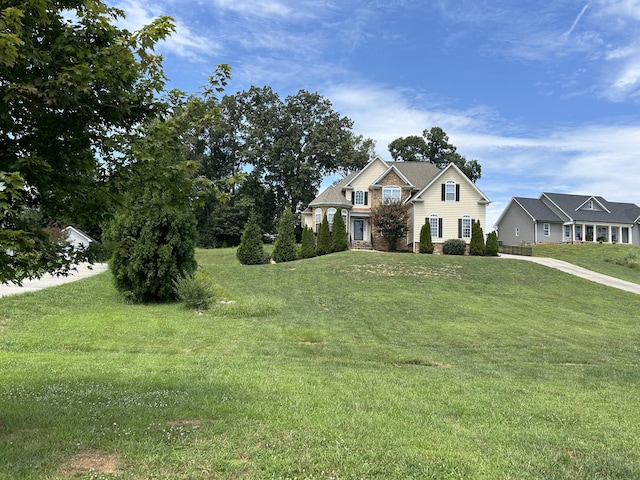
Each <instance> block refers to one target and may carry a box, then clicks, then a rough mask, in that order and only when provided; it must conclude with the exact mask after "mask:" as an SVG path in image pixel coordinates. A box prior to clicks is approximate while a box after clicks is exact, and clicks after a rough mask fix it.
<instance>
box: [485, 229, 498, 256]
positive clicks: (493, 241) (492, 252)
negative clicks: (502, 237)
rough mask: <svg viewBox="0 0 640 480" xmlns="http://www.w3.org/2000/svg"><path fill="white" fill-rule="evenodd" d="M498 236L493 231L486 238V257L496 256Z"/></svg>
mask: <svg viewBox="0 0 640 480" xmlns="http://www.w3.org/2000/svg"><path fill="white" fill-rule="evenodd" d="M498 246H499V245H498V234H497V233H496V232H495V231H493V232H491V233H490V234H489V236H488V237H487V255H489V256H491V257H497V256H498Z"/></svg>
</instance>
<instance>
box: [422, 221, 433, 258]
mask: <svg viewBox="0 0 640 480" xmlns="http://www.w3.org/2000/svg"><path fill="white" fill-rule="evenodd" d="M418 251H419V252H420V253H433V241H432V239H431V224H430V223H429V222H427V223H425V224H424V225H423V226H422V228H421V229H420V247H419V248H418Z"/></svg>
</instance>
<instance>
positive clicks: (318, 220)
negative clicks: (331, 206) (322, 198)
mask: <svg viewBox="0 0 640 480" xmlns="http://www.w3.org/2000/svg"><path fill="white" fill-rule="evenodd" d="M321 223H322V209H321V208H316V233H318V230H320V224H321Z"/></svg>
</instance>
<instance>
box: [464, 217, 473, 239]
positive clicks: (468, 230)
mask: <svg viewBox="0 0 640 480" xmlns="http://www.w3.org/2000/svg"><path fill="white" fill-rule="evenodd" d="M462 238H471V217H470V216H469V215H464V216H463V217H462Z"/></svg>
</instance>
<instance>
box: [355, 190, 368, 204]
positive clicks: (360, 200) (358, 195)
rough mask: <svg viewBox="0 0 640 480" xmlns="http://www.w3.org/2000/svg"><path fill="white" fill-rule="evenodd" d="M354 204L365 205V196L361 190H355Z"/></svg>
mask: <svg viewBox="0 0 640 480" xmlns="http://www.w3.org/2000/svg"><path fill="white" fill-rule="evenodd" d="M354 203H355V204H356V205H366V203H367V202H366V200H365V194H364V192H363V191H362V190H357V191H356V192H355V199H354Z"/></svg>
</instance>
